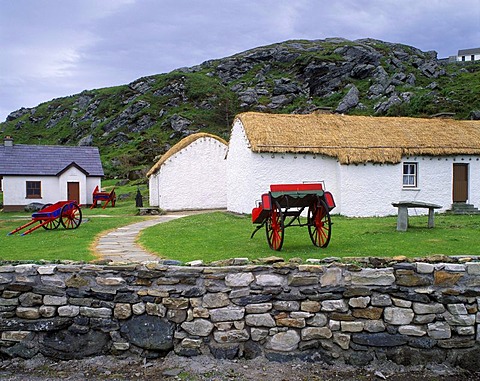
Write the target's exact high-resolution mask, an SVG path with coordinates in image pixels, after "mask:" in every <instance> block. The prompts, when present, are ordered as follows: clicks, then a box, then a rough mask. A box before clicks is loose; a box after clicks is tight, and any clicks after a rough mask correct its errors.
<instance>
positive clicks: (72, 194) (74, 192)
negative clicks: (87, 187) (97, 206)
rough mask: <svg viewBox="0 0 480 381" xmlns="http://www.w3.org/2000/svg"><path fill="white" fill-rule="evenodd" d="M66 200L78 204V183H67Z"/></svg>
mask: <svg viewBox="0 0 480 381" xmlns="http://www.w3.org/2000/svg"><path fill="white" fill-rule="evenodd" d="M67 198H68V199H69V200H70V201H73V200H75V201H76V202H77V203H80V183H67Z"/></svg>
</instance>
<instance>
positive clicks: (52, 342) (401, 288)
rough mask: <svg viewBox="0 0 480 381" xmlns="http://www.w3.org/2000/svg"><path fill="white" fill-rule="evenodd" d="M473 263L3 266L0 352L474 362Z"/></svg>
mask: <svg viewBox="0 0 480 381" xmlns="http://www.w3.org/2000/svg"><path fill="white" fill-rule="evenodd" d="M479 303H480V262H474V261H472V262H468V263H459V262H458V261H457V263H420V262H419V263H394V264H393V265H391V266H390V267H382V268H361V267H359V266H355V265H341V264H330V265H311V264H306V265H296V264H286V263H282V264H275V265H271V266H259V265H255V266H254V265H252V266H249V265H246V266H230V267H184V266H169V265H166V264H164V263H161V262H151V263H150V262H149V263H143V264H130V265H115V264H112V265H86V264H81V265H74V264H48V265H32V264H27V265H25V264H23V265H16V266H14V265H7V266H1V267H0V333H1V339H0V356H2V357H4V358H5V357H22V358H31V357H34V356H36V355H37V354H42V355H44V356H47V357H51V358H56V359H67V360H68V359H75V358H83V357H87V356H92V355H102V354H114V355H123V356H125V355H129V354H131V355H141V356H145V357H147V358H155V357H159V356H163V355H165V354H167V353H168V352H170V351H175V352H176V353H177V354H180V355H183V356H196V355H199V354H211V355H212V356H214V357H215V358H229V359H233V358H237V357H245V358H247V359H251V358H254V357H257V356H266V357H267V358H269V359H271V360H275V361H287V360H290V359H294V358H299V359H303V360H307V361H317V362H324V363H334V362H340V363H346V364H352V365H358V366H363V365H367V364H370V363H372V362H375V361H378V360H391V361H393V362H395V363H397V364H404V365H415V364H425V363H430V362H435V363H448V364H450V365H453V366H460V367H463V368H466V369H470V370H477V369H478V368H479V365H480V363H479V362H480V360H479V359H478V356H477V355H476V353H477V351H478V349H479V343H478V342H479V340H480V333H479V328H480V312H479V308H478V307H479Z"/></svg>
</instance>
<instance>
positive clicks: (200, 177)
mask: <svg viewBox="0 0 480 381" xmlns="http://www.w3.org/2000/svg"><path fill="white" fill-rule="evenodd" d="M226 151H227V142H226V141H225V140H223V139H222V138H219V137H218V136H215V135H211V134H207V133H197V134H193V135H190V136H187V137H186V138H184V139H182V140H181V141H180V142H178V143H177V144H175V145H174V146H173V147H172V148H171V149H169V150H168V151H167V152H166V153H165V154H164V155H163V156H162V157H161V158H160V160H159V161H158V162H157V163H156V164H155V165H154V166H153V167H152V168H151V169H150V171H149V172H148V173H147V176H148V177H149V192H150V206H158V207H160V208H162V209H163V210H169V211H173V210H188V209H217V208H225V207H226V205H227V198H226V195H227V192H226V167H225V164H226V161H225V155H226Z"/></svg>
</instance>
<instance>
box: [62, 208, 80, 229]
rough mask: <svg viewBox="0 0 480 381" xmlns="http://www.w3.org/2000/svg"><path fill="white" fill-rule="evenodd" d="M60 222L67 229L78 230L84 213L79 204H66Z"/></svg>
mask: <svg viewBox="0 0 480 381" xmlns="http://www.w3.org/2000/svg"><path fill="white" fill-rule="evenodd" d="M60 220H61V222H62V225H63V227H64V228H65V229H76V228H78V227H79V226H80V224H81V223H82V211H81V209H80V207H79V206H78V205H77V204H66V205H64V206H63V207H62V211H61V212H60Z"/></svg>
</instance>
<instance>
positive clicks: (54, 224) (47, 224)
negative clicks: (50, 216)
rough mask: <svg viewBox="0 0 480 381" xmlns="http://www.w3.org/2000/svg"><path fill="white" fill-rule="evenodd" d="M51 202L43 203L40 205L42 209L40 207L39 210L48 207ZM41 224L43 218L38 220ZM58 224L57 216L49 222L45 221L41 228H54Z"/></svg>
mask: <svg viewBox="0 0 480 381" xmlns="http://www.w3.org/2000/svg"><path fill="white" fill-rule="evenodd" d="M51 205H52V204H45V205H43V206H42V209H40V211H42V210H44V209H46V208H48V207H49V206H51ZM39 222H40V223H41V224H42V223H43V220H41V221H39ZM59 226H60V220H59V219H58V218H55V219H54V220H50V221H49V222H47V223H46V224H45V225H42V228H44V229H45V230H55V229H56V228H58V227H59Z"/></svg>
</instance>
